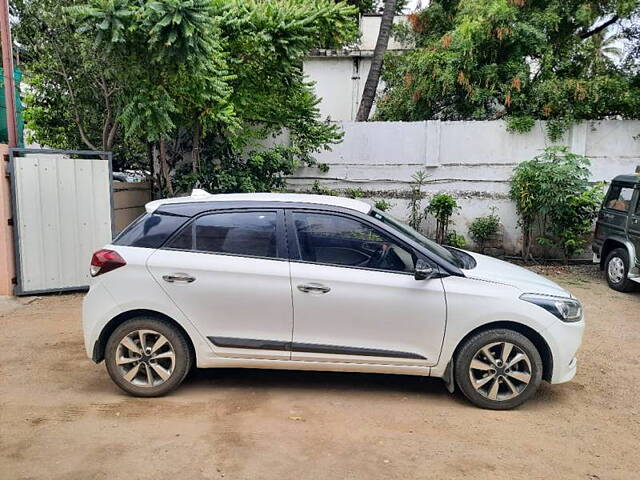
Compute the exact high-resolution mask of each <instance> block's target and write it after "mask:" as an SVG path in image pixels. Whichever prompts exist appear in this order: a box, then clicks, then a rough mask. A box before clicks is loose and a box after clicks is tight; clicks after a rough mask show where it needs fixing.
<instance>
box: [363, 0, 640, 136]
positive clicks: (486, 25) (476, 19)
mask: <svg viewBox="0 0 640 480" xmlns="http://www.w3.org/2000/svg"><path fill="white" fill-rule="evenodd" d="M638 14H640V2H637V0H613V1H610V0H595V1H591V0H589V1H587V0H569V1H563V2H549V1H544V2H530V1H524V0H509V1H507V0H482V1H480V0H465V1H462V0H433V1H431V2H430V3H429V6H428V7H427V8H425V9H423V10H422V11H420V12H418V13H415V14H412V15H410V17H409V24H410V27H411V28H410V30H409V31H406V29H405V31H404V32H402V34H403V35H404V37H405V38H406V37H409V38H410V39H412V40H413V41H414V42H415V45H416V48H415V50H411V51H409V52H406V53H404V54H402V55H397V54H393V53H390V54H388V55H387V57H386V59H385V71H384V80H385V83H386V90H385V92H384V95H383V97H382V98H381V100H380V101H379V102H378V106H377V110H376V111H377V114H376V115H377V117H378V118H379V119H381V120H404V121H415V120H428V119H441V120H492V119H499V118H505V119H508V120H509V124H508V125H509V127H510V129H511V130H512V131H516V132H522V131H526V130H527V129H530V128H531V126H532V125H533V120H534V119H539V120H550V121H551V123H550V128H549V134H550V136H551V137H553V138H559V137H560V136H561V135H562V133H563V132H564V130H565V129H566V127H567V125H569V124H570V123H571V122H574V121H578V120H583V119H602V118H608V117H617V116H620V117H622V118H637V117H638V112H640V81H639V78H638V62H637V56H635V57H632V56H631V55H630V56H628V57H625V58H623V59H622V60H620V61H617V60H616V59H615V58H614V57H613V56H611V55H610V54H609V55H607V53H606V52H607V51H609V50H606V49H607V48H610V47H607V46H606V45H605V44H604V42H603V41H602V40H601V39H598V38H597V35H598V33H597V32H595V33H592V30H593V28H594V26H598V25H601V24H602V23H603V22H606V21H607V20H608V19H609V18H611V17H613V16H616V17H615V18H619V19H620V20H619V21H620V22H623V21H627V23H634V22H629V21H628V20H629V19H632V18H637V15H638ZM635 23H637V22H635ZM616 28H617V27H611V30H615V29H616ZM638 31H639V30H637V29H636V30H633V31H632V29H627V30H626V34H625V36H626V37H627V38H633V41H634V42H637V40H638V38H640V34H639V33H638ZM605 32H606V30H605ZM634 51H635V50H634ZM603 52H604V53H603ZM609 52H610V51H609Z"/></svg>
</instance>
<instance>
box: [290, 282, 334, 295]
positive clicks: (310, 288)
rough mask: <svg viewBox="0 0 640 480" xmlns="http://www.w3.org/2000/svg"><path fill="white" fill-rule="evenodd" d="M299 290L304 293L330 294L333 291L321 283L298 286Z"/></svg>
mask: <svg viewBox="0 0 640 480" xmlns="http://www.w3.org/2000/svg"><path fill="white" fill-rule="evenodd" d="M298 290H300V291H301V292H304V293H329V292H330V291H331V289H330V288H329V287H327V286H325V285H322V284H320V283H307V284H304V285H298Z"/></svg>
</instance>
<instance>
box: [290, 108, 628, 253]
mask: <svg viewBox="0 0 640 480" xmlns="http://www.w3.org/2000/svg"><path fill="white" fill-rule="evenodd" d="M341 125H342V128H343V130H344V134H345V135H344V140H343V142H342V143H341V144H339V145H336V146H335V147H334V148H333V150H332V151H330V152H322V153H320V154H319V155H317V159H318V161H319V162H322V163H326V164H328V165H329V167H330V169H329V171H328V172H327V173H322V172H320V170H319V169H318V168H316V167H306V168H301V169H300V170H299V171H298V172H296V174H295V175H293V176H291V177H290V178H289V179H288V184H289V187H290V188H291V189H292V190H294V191H309V190H311V188H312V186H313V184H314V182H315V181H318V183H319V184H320V185H321V186H323V187H326V188H330V189H336V190H339V191H342V192H344V190H345V189H348V188H360V189H362V190H364V191H365V192H367V197H368V198H369V199H378V198H386V199H388V200H389V201H391V203H392V204H393V208H392V210H391V213H392V214H393V215H395V216H397V217H399V218H406V217H407V204H408V200H407V196H408V191H409V187H410V183H411V177H412V175H413V174H414V173H415V172H416V171H418V170H421V169H424V170H425V171H426V172H427V173H428V174H429V183H428V184H427V185H426V186H425V188H424V192H425V193H426V194H427V197H429V196H432V195H434V194H436V193H439V192H446V193H450V194H452V195H453V196H455V197H456V199H457V200H458V203H459V204H460V205H461V206H462V209H461V210H460V212H459V213H458V214H457V215H455V216H454V218H453V222H454V224H453V226H452V228H453V229H455V230H456V231H457V232H458V233H461V234H463V235H465V236H466V237H468V227H469V224H470V223H471V221H472V220H473V219H474V218H476V217H477V216H479V215H484V214H487V213H488V212H489V211H490V209H491V208H492V207H495V208H496V211H497V213H498V215H499V216H500V218H501V220H502V223H503V224H504V227H505V228H504V230H505V234H504V241H505V249H506V250H507V251H508V252H510V253H516V252H518V251H519V250H520V246H521V238H520V236H521V232H520V231H519V228H518V225H517V224H518V218H517V215H516V212H515V208H514V205H513V203H512V202H511V200H510V199H509V179H510V177H511V175H512V172H513V168H514V167H515V166H516V165H517V164H518V163H519V162H521V161H524V160H529V159H530V158H532V157H534V156H535V155H537V154H539V153H540V152H541V151H542V149H544V148H545V147H546V146H549V145H551V142H549V140H548V139H547V137H546V135H545V133H544V125H543V123H542V122H538V123H536V125H535V127H534V128H533V129H532V131H531V132H529V133H526V134H515V133H509V132H507V131H506V128H505V124H504V122H500V121H495V122H439V121H428V122H406V123H405V122H366V123H355V122H344V123H342V124H341ZM639 134H640V121H617V120H610V121H602V122H584V123H581V124H577V125H575V126H574V127H573V128H571V129H570V131H569V132H567V133H566V134H565V135H564V137H563V138H562V139H561V140H560V141H559V142H557V144H562V145H567V146H569V147H570V148H571V150H572V151H574V152H575V153H579V154H583V155H587V156H588V157H589V158H590V160H591V163H592V165H591V180H592V181H594V182H598V181H609V180H611V179H612V178H613V177H614V176H616V175H618V174H622V173H631V172H633V171H634V170H635V167H636V165H639V164H640V138H638V135H639ZM427 203H428V198H427V199H425V200H424V202H423V206H426V204H427ZM423 227H424V228H425V229H426V230H427V232H433V228H434V224H433V220H432V219H429V220H427V221H426V222H425V224H424V226H423Z"/></svg>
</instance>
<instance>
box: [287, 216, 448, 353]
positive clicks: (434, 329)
mask: <svg viewBox="0 0 640 480" xmlns="http://www.w3.org/2000/svg"><path fill="white" fill-rule="evenodd" d="M287 230H288V233H289V236H288V239H289V250H290V252H291V263H290V268H291V287H292V294H293V307H294V329H293V342H292V356H291V358H292V359H293V360H310V361H332V362H356V363H375V364H398V365H424V366H427V365H434V364H436V363H437V360H438V356H439V354H440V348H441V345H442V340H443V335H444V329H445V321H446V305H445V298H444V290H443V286H442V281H441V280H440V279H439V278H435V279H430V280H424V281H417V280H415V279H414V276H413V268H414V265H415V260H416V258H417V257H416V253H415V252H414V251H413V250H412V249H411V248H410V247H408V246H406V245H404V244H403V243H402V242H401V241H399V240H397V239H395V238H393V237H392V236H391V235H390V234H389V233H388V232H385V231H383V230H382V229H380V228H379V227H376V226H374V225H373V224H372V223H369V222H367V221H366V220H364V219H362V218H356V217H354V216H351V215H348V214H340V213H334V212H318V211H305V210H288V211H287Z"/></svg>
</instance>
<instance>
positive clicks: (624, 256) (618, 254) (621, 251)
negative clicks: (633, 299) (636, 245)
mask: <svg viewBox="0 0 640 480" xmlns="http://www.w3.org/2000/svg"><path fill="white" fill-rule="evenodd" d="M612 261H622V264H623V265H624V272H623V276H622V278H621V279H620V280H618V279H615V278H612V276H611V274H610V266H611V262H612ZM604 273H605V275H606V276H607V283H608V284H609V287H611V288H612V289H614V290H617V291H618V292H633V291H634V290H635V289H636V288H637V286H638V285H637V284H636V283H635V282H633V281H632V280H629V253H628V252H627V250H626V249H625V248H616V249H615V250H612V251H611V252H610V253H609V255H607V259H606V260H605V262H604Z"/></svg>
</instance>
